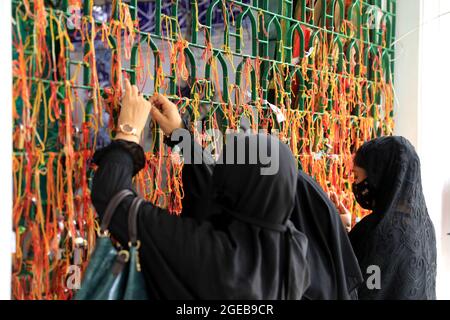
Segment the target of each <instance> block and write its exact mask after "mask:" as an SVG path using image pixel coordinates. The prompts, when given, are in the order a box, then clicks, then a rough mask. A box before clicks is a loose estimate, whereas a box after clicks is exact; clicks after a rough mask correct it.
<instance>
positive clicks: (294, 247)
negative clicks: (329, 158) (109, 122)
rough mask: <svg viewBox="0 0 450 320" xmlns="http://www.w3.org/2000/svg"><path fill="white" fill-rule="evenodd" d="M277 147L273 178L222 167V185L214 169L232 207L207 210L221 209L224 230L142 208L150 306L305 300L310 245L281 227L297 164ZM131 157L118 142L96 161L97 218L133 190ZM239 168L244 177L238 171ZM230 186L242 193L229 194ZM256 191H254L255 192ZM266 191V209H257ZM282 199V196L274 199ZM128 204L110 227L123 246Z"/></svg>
mask: <svg viewBox="0 0 450 320" xmlns="http://www.w3.org/2000/svg"><path fill="white" fill-rule="evenodd" d="M255 137H258V138H255ZM249 139H268V140H270V141H271V142H272V144H271V146H272V147H275V145H276V144H275V143H273V141H272V139H274V138H270V137H267V136H265V138H262V137H261V136H253V138H249ZM247 142H248V140H247ZM277 145H279V146H280V149H279V154H280V170H279V172H278V173H277V174H276V175H274V176H272V177H271V178H265V179H259V178H258V177H256V176H254V175H255V174H256V168H257V167H258V168H259V167H261V166H259V165H247V166H246V165H235V166H233V165H231V166H228V165H227V166H224V167H222V169H220V170H218V172H221V171H222V172H225V173H226V174H225V175H221V176H220V178H219V176H216V170H217V167H216V168H215V169H214V170H215V172H214V175H213V180H214V183H213V189H212V192H214V194H216V195H219V194H220V195H226V197H227V199H228V200H229V201H227V202H225V203H224V202H221V203H213V205H212V206H211V207H214V208H215V209H214V210H216V209H217V208H218V207H221V208H222V209H223V211H222V212H221V216H224V217H225V216H226V217H232V218H231V219H226V220H227V223H226V224H221V225H220V226H217V225H216V224H214V223H211V222H210V221H206V220H205V219H201V218H199V217H196V219H194V218H191V217H187V216H186V217H184V216H183V214H182V216H181V217H176V216H173V215H170V214H168V213H167V212H166V211H165V210H163V209H160V208H157V207H155V206H154V205H153V204H151V203H149V202H146V203H145V204H144V205H143V206H141V209H140V212H139V220H138V224H139V238H140V240H141V242H142V245H141V248H140V257H141V264H142V270H143V272H144V276H145V278H146V281H147V284H148V289H149V294H150V297H151V298H152V299H287V298H289V299H300V298H301V297H302V294H303V292H304V291H305V289H306V288H307V286H308V284H309V272H308V265H307V263H306V251H307V240H306V237H305V236H304V235H303V234H302V233H300V232H299V231H297V230H295V229H294V228H293V226H292V224H290V223H285V222H286V219H287V218H288V216H289V214H290V213H291V211H292V209H293V206H294V197H295V184H296V179H295V178H296V171H295V163H294V160H293V157H292V154H291V153H290V150H289V149H288V148H287V147H286V146H285V145H283V144H281V143H279V144H277ZM247 148H248V144H247ZM273 151H274V150H272V152H273ZM140 152H142V150H141V151H140ZM136 158H139V157H135V156H133V155H132V154H131V152H130V149H129V148H124V147H123V145H121V144H120V143H117V142H113V143H112V144H111V145H110V146H108V147H106V148H105V149H103V150H100V151H98V152H97V153H96V155H95V156H94V161H95V163H97V164H98V166H99V168H98V170H97V172H96V173H95V176H94V181H93V186H92V193H91V196H92V202H93V204H94V206H95V208H96V210H97V213H98V214H99V216H100V217H101V216H102V214H103V212H104V210H105V207H106V205H107V203H108V201H109V200H110V199H111V197H112V196H113V195H114V194H115V193H116V192H118V191H119V190H122V189H124V188H127V189H131V188H132V185H131V179H132V174H133V167H134V166H135V164H134V162H133V159H136ZM242 167H246V169H247V170H244V172H242V171H241V169H242ZM239 178H241V179H244V180H240V179H239ZM257 181H259V183H257ZM234 182H236V183H237V184H235V183H234ZM243 182H245V183H248V184H247V185H245V183H243ZM250 182H251V183H250ZM259 184H260V185H259ZM235 187H236V188H239V189H240V190H241V191H242V193H239V194H237V193H234V191H233V190H230V189H231V188H235ZM254 187H255V188H257V189H255V190H253V192H252V188H254ZM263 191H264V193H263V195H264V197H265V203H266V204H267V206H261V205H260V204H259V203H257V202H258V198H261V195H262V194H261V192H263ZM276 192H279V193H278V194H277V193H276ZM279 194H282V195H283V196H282V197H278V195H279ZM240 195H243V197H241V196H240ZM194 197H201V195H198V194H197V195H195V196H194ZM132 198H133V197H129V198H127V199H126V200H124V201H123V202H122V204H121V205H120V207H119V209H118V210H117V211H116V213H115V215H114V217H113V219H112V222H111V225H110V231H111V233H112V234H113V235H114V236H115V237H116V238H117V239H118V240H119V241H120V242H121V243H122V244H126V243H127V241H128V239H127V210H128V207H129V205H130V204H131V201H132ZM278 198H280V199H279V200H278ZM222 199H223V198H222ZM250 203H253V204H254V206H252V205H251V204H250ZM230 212H232V213H233V214H235V216H234V215H231V214H230ZM246 217H250V218H251V219H254V220H256V221H265V222H267V223H269V224H278V223H279V224H282V225H284V226H285V227H286V231H284V232H280V231H273V230H270V229H268V228H265V227H262V226H258V225H257V223H256V224H255V223H252V221H245V220H246ZM253 222H254V221H253ZM283 223H284V224H283Z"/></svg>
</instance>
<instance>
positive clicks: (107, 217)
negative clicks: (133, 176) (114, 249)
mask: <svg viewBox="0 0 450 320" xmlns="http://www.w3.org/2000/svg"><path fill="white" fill-rule="evenodd" d="M132 195H134V193H133V192H132V191H131V190H128V189H124V190H121V191H119V192H118V193H116V194H115V195H114V196H113V197H112V198H111V200H110V201H109V203H108V206H107V207H106V210H105V214H104V215H103V219H102V222H101V224H100V235H105V234H107V231H108V227H109V224H110V222H111V219H112V216H113V214H114V212H115V211H116V209H117V207H118V206H119V205H120V203H121V202H122V201H123V199H125V198H126V197H128V196H132Z"/></svg>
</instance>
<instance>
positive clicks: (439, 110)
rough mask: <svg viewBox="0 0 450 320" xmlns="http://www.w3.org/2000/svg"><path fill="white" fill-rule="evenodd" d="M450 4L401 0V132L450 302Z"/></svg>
mask: <svg viewBox="0 0 450 320" xmlns="http://www.w3.org/2000/svg"><path fill="white" fill-rule="evenodd" d="M445 12H450V0H398V11H397V14H398V18H397V28H398V29H397V37H400V38H401V37H402V35H405V34H407V33H409V32H411V31H413V30H415V29H416V30H415V31H413V32H411V33H409V35H408V36H405V37H403V38H402V40H400V41H399V42H398V43H397V47H396V50H397V57H396V68H397V69H396V75H395V76H396V93H397V105H396V112H397V115H396V116H397V127H396V134H398V135H404V136H406V137H407V138H409V139H410V140H411V141H412V142H413V144H414V145H415V146H416V148H417V151H418V153H419V156H420V158H421V162H422V182H423V189H424V194H425V198H426V202H427V207H428V212H429V214H430V217H431V219H432V220H433V223H434V226H435V229H436V237H437V249H438V278H437V295H438V299H450V236H448V235H447V233H450V166H449V164H450V131H449V127H450V122H449V120H450V99H449V92H450V14H447V15H443V16H441V17H440V18H438V16H439V15H442V14H444V13H445Z"/></svg>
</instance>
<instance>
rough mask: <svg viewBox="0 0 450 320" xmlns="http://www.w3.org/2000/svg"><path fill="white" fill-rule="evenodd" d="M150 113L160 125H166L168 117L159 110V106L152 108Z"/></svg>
mask: <svg viewBox="0 0 450 320" xmlns="http://www.w3.org/2000/svg"><path fill="white" fill-rule="evenodd" d="M150 113H151V114H152V118H153V119H154V120H155V121H156V122H157V123H158V124H159V126H160V127H164V125H165V124H166V121H167V119H166V117H165V116H164V115H163V114H162V113H161V111H159V110H158V108H151V110H150Z"/></svg>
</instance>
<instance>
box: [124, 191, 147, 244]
mask: <svg viewBox="0 0 450 320" xmlns="http://www.w3.org/2000/svg"><path fill="white" fill-rule="evenodd" d="M142 202H144V199H142V198H140V197H136V198H134V200H133V202H132V203H131V206H130V211H129V212H128V236H129V238H130V242H129V246H130V247H131V246H132V245H139V244H138V239H137V216H138V213H139V208H140V206H141V204H142Z"/></svg>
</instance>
